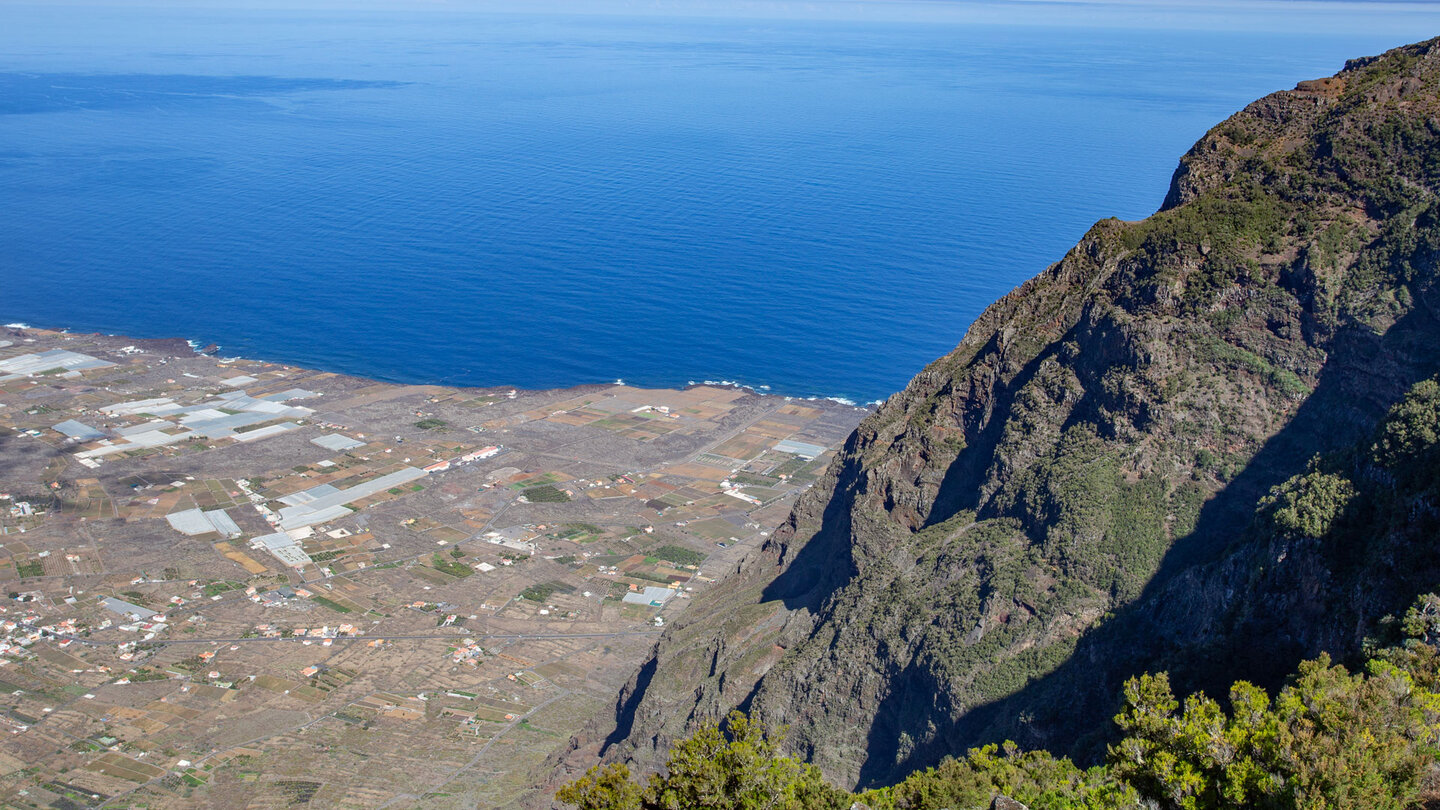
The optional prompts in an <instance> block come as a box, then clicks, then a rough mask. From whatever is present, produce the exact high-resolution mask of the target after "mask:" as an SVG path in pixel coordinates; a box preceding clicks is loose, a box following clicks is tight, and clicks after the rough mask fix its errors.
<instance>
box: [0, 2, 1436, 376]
mask: <svg viewBox="0 0 1440 810" xmlns="http://www.w3.org/2000/svg"><path fill="white" fill-rule="evenodd" d="M1019 5H1021V6H1025V5H1026V4H1019ZM1030 5H1043V4H1030ZM1061 5H1063V4H1061ZM1293 5H1294V6H1295V7H1297V8H1298V7H1301V6H1307V7H1308V6H1315V5H1324V4H1302V3H1295V4H1293ZM1363 5H1364V7H1363V8H1362V7H1361V6H1356V7H1355V9H1356V10H1355V12H1354V13H1357V14H1359V13H1362V12H1364V13H1365V14H1367V15H1371V16H1370V17H1369V23H1368V24H1366V25H1356V26H1348V25H1345V24H1344V19H1343V13H1344V12H1336V11H1334V9H1337V8H1344V7H1345V6H1344V4H1331V5H1329V6H1326V7H1327V8H1328V9H1330V12H1329V13H1331V15H1332V17H1335V20H1334V22H1336V24H1334V25H1330V26H1328V27H1326V26H1318V27H1317V30H1308V29H1306V27H1305V26H1298V27H1297V26H1288V25H1283V24H1280V23H1276V22H1275V21H1273V20H1271V21H1270V22H1269V23H1267V25H1269V29H1264V28H1263V27H1259V26H1246V25H1244V24H1243V19H1242V20H1241V23H1240V24H1236V25H1232V26H1228V27H1223V26H1214V25H1212V26H1210V27H1209V28H1200V27H1188V26H1187V25H1185V24H1183V20H1182V21H1181V22H1178V23H1175V22H1172V23H1166V22H1165V21H1164V20H1163V19H1162V20H1159V21H1156V20H1151V19H1148V18H1147V19H1140V20H1138V21H1137V20H1135V19H1129V18H1126V19H1124V20H1119V21H1113V24H1112V22H1107V20H1106V18H1104V16H1103V15H1101V16H1100V17H1098V18H1096V19H1093V20H1088V19H1087V20H1082V21H1081V23H1082V24H1080V25H1076V24H1073V21H1072V22H1067V23H1066V24H1065V25H1063V26H1062V25H1049V24H1047V21H1046V19H1045V15H1044V13H1043V12H1037V11H1031V10H1028V9H1027V10H1025V11H1024V12H1023V13H1021V12H1016V13H1015V14H1012V15H1011V16H1005V14H1000V15H998V16H994V15H992V16H990V17H986V18H985V19H984V20H983V21H980V22H977V21H975V20H963V19H962V20H954V19H948V18H947V19H939V20H936V19H925V18H923V17H922V18H917V19H900V18H895V19H891V18H884V19H878V20H875V19H872V20H861V19H840V18H830V17H824V16H818V17H817V16H808V17H807V16H805V15H804V14H803V13H797V14H791V15H789V16H786V15H784V14H780V15H771V16H766V15H765V14H764V13H761V12H758V11H757V12H755V14H754V15H752V16H744V15H738V14H732V15H729V16H709V17H707V16H703V15H701V14H672V13H668V12H666V11H665V10H664V9H663V8H662V9H661V10H659V11H654V10H650V11H647V12H646V13H647V14H649V16H634V15H624V14H620V13H614V12H610V13H595V14H577V13H563V12H561V11H553V10H552V11H546V12H541V13H517V12H499V11H493V10H487V9H485V8H476V7H451V6H446V5H443V4H416V6H415V7H413V8H411V7H398V6H397V7H386V6H383V5H377V6H372V7H366V8H364V9H362V10H356V9H354V8H350V9H345V10H341V9H339V8H332V9H329V10H326V9H318V10H311V11H296V10H285V9H279V8H258V7H257V8H250V9H245V10H223V9H219V8H212V7H198V6H176V7H169V8H166V7H158V8H145V9H132V8H127V7H126V6H124V5H119V6H95V7H88V6H71V5H54V4H50V5H37V6H26V5H20V4H3V5H0V322H10V321H20V322H26V323H30V324H34V325H38V326H59V327H67V328H71V329H73V330H76V331H102V332H108V333H114V334H124V335H130V336H136V337H183V338H189V339H192V340H195V341H197V342H199V343H212V342H213V343H217V344H219V345H220V347H221V354H222V355H237V356H244V357H253V358H261V359H268V360H275V361H282V362H288V363H294V364H299V365H303V366H308V367H314V368H321V369H326V370H330V371H337V372H343V373H349V374H357V375H363V376H367V377H374V378H378V379H382V380H388V381H400V382H431V383H445V384H464V385H485V386H490V385H506V386H519V387H524V388H549V387H560V386H569V385H575V384H581V383H593V382H609V381H613V380H617V379H623V380H624V381H626V382H628V383H631V384H637V385H646V386H677V385H685V384H686V383H689V382H698V381H703V380H712V381H718V380H725V381H733V382H736V383H740V384H744V385H750V386H755V387H757V388H761V389H762V390H769V391H773V392H775V393H783V394H787V395H793V396H822V397H837V398H844V399H848V400H852V401H854V402H860V403H863V402H869V401H873V400H878V399H883V398H884V397H886V396H888V395H889V394H890V393H892V392H894V391H896V390H898V389H899V388H901V387H902V386H903V385H904V384H905V382H906V381H907V380H908V379H909V378H910V377H911V376H913V375H914V374H915V373H916V372H918V371H919V370H920V369H921V368H922V367H923V366H924V365H925V364H926V363H928V362H929V361H931V360H933V359H935V358H936V357H939V356H940V355H942V354H944V353H945V352H947V351H948V350H950V349H951V348H953V347H954V346H955V344H956V343H957V342H958V341H959V340H960V338H961V337H962V336H963V334H964V332H965V329H966V327H967V326H968V325H969V323H970V322H971V321H972V320H973V319H974V318H975V317H976V316H977V315H978V314H979V313H980V312H981V310H982V309H983V308H984V307H985V306H986V305H988V304H989V303H990V302H992V301H994V300H995V299H996V298H998V297H1000V296H1001V295H1003V294H1004V293H1006V292H1007V291H1009V290H1010V289H1012V288H1013V287H1015V286H1016V285H1018V284H1019V283H1021V282H1022V281H1024V280H1025V279H1026V278H1028V277H1030V276H1032V275H1034V274H1036V273H1038V272H1040V271H1041V270H1043V269H1044V268H1045V267H1046V266H1047V265H1048V264H1050V263H1051V262H1053V261H1055V260H1057V259H1059V258H1060V257H1061V256H1062V255H1063V254H1064V252H1065V250H1066V249H1068V248H1069V247H1070V246H1071V245H1072V244H1074V243H1075V241H1076V240H1077V239H1079V237H1080V236H1081V235H1082V234H1084V232H1085V231H1086V229H1087V228H1088V227H1089V226H1090V225H1091V224H1092V223H1094V222H1095V221H1096V220H1098V219H1102V218H1105V217H1110V216H1116V217H1120V218H1122V219H1138V218H1142V217H1144V216H1146V215H1148V214H1150V213H1151V212H1153V211H1154V210H1155V209H1156V207H1157V206H1158V205H1159V203H1160V201H1161V200H1162V198H1163V197H1164V194H1165V191H1166V188H1167V185H1168V183H1169V178H1170V175H1171V172H1172V171H1173V170H1174V167H1175V165H1176V161H1177V160H1178V158H1179V156H1180V155H1181V154H1183V153H1184V151H1185V150H1186V149H1188V148H1189V147H1190V145H1191V144H1192V143H1193V142H1194V141H1195V140H1196V139H1197V138H1198V137H1199V136H1200V135H1202V134H1203V133H1204V132H1205V130H1206V129H1208V128H1209V127H1210V126H1213V125H1214V124H1216V123H1218V122H1219V121H1221V120H1222V119H1223V118H1225V117H1226V116H1228V115H1229V114H1230V113H1232V112H1233V111H1235V110H1237V109H1239V108H1240V107H1242V106H1243V105H1244V104H1246V103H1248V102H1249V101H1250V100H1252V99H1254V98H1256V97H1258V96H1260V95H1263V94H1265V93H1267V92H1270V91H1273V90H1278V89H1284V88H1288V87H1292V86H1294V84H1295V82H1296V81H1299V80H1302V79H1306V78H1314V77H1318V76H1321V75H1328V74H1330V73H1333V72H1335V71H1336V70H1338V69H1339V68H1340V67H1341V66H1342V64H1343V62H1344V60H1345V59H1346V58H1348V57H1354V56H1361V55H1366V54H1371V53H1377V52H1379V51H1381V50H1384V49H1385V48H1388V47H1392V46H1394V45H1398V44H1402V43H1404V42H1406V41H1410V40H1415V39H1421V38H1423V37H1425V36H1429V35H1433V34H1434V33H1437V31H1435V30H1429V31H1426V30H1420V29H1419V28H1411V27H1409V26H1410V24H1409V23H1408V22H1406V23H1401V22H1399V20H1400V19H1401V18H1400V17H1399V16H1396V17H1395V20H1396V22H1395V23H1394V24H1393V25H1377V24H1375V20H1376V19H1378V18H1375V17H1374V16H1373V15H1374V14H1381V15H1383V14H1394V15H1404V14H1409V15H1411V17H1409V18H1405V19H1407V20H1408V19H1410V18H1414V17H1416V15H1419V18H1422V22H1423V19H1428V18H1424V13H1430V12H1429V11H1428V10H1426V9H1424V8H1421V7H1420V6H1412V7H1409V10H1404V9H1402V10H1400V11H1396V10H1394V8H1393V7H1389V6H1385V7H1384V8H1385V9H1388V10H1380V11H1374V9H1378V8H1380V7H1381V6H1382V5H1383V4H1363ZM762 11H763V9H762ZM1422 12H1423V13H1422ZM717 13H718V12H717ZM1009 13H1010V12H1006V14H1009ZM1245 13H1247V12H1246V11H1245V10H1244V8H1243V7H1242V8H1240V9H1239V10H1237V11H1235V14H1237V15H1243V14H1245ZM747 14H748V12H747ZM1016 15H1018V16H1016ZM1357 19H1358V18H1357ZM1239 29H1245V30H1243V31H1242V30H1239ZM1270 29H1273V30H1270ZM1292 29H1295V30H1292Z"/></svg>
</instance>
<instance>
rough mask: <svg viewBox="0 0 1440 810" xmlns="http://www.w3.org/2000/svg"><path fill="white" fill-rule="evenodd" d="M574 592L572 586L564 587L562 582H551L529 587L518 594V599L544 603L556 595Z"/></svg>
mask: <svg viewBox="0 0 1440 810" xmlns="http://www.w3.org/2000/svg"><path fill="white" fill-rule="evenodd" d="M574 592H575V588H574V586H572V585H566V584H565V583H563V582H556V581H555V580H551V581H549V582H541V583H539V584H538V585H531V586H530V587H528V588H526V589H525V590H523V591H521V592H520V598H521V599H528V600H530V601H531V602H544V601H546V600H547V599H549V598H550V597H551V596H554V595H555V594H557V593H574Z"/></svg>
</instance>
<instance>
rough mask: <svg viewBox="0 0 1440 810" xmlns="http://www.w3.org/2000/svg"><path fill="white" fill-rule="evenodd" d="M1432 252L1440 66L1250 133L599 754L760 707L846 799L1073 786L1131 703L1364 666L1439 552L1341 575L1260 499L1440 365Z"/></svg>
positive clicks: (998, 340) (837, 519)
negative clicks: (1282, 528) (1141, 681)
mask: <svg viewBox="0 0 1440 810" xmlns="http://www.w3.org/2000/svg"><path fill="white" fill-rule="evenodd" d="M1437 256H1440V44H1437V42H1436V41H1430V42H1425V43H1420V44H1417V45H1414V46H1409V47H1406V48H1402V49H1397V50H1395V51H1392V52H1389V53H1387V54H1384V55H1382V56H1380V57H1375V58H1373V59H1368V60H1357V61H1354V62H1351V63H1350V64H1349V65H1347V67H1346V69H1345V70H1344V71H1342V72H1341V73H1340V74H1338V75H1336V76H1335V77H1332V78H1329V79H1323V80H1319V81H1316V82H1305V83H1302V84H1301V85H1300V86H1299V87H1297V88H1296V89H1294V90H1291V91H1287V92H1282V93H1276V94H1274V95H1271V96H1268V97H1266V98H1264V99H1261V100H1260V101H1257V102H1255V103H1254V104H1252V105H1250V106H1249V107H1247V108H1246V109H1245V110H1244V111H1242V112H1240V113H1238V114H1236V115H1235V116H1233V117H1232V118H1230V119H1229V120H1227V121H1225V122H1224V123H1222V124H1221V125H1219V126H1217V127H1216V128H1215V129H1213V130H1212V131H1211V132H1210V133H1208V134H1207V135H1206V136H1205V137H1204V138H1203V139H1202V140H1201V141H1200V142H1199V143H1197V144H1196V145H1195V147H1194V148H1193V149H1191V150H1190V152H1189V153H1187V154H1186V155H1185V156H1184V157H1183V158H1182V160H1181V164H1180V168H1179V169H1178V170H1177V171H1176V173H1175V177H1174V180H1173V182H1172V185H1171V188H1170V191H1169V194H1168V195H1167V197H1166V200H1165V203H1164V207H1163V208H1162V209H1161V210H1160V211H1159V212H1157V213H1156V214H1155V215H1154V216H1152V217H1150V218H1149V219H1147V220H1144V221H1141V222H1133V223H1127V222H1120V221H1118V220H1107V221H1103V222H1100V223H1098V224H1097V225H1095V226H1094V228H1092V229H1091V231H1090V232H1089V233H1088V234H1087V235H1086V236H1085V237H1084V239H1082V240H1081V242H1080V244H1078V245H1077V246H1076V247H1075V248H1074V249H1072V250H1071V251H1070V252H1069V253H1068V254H1067V255H1066V256H1065V257H1064V258H1063V259H1062V260H1061V261H1060V262H1058V263H1056V264H1055V265H1053V266H1051V267H1050V268H1048V269H1047V270H1045V271H1044V272H1043V273H1041V274H1040V275H1039V276H1037V277H1036V278H1034V279H1032V280H1031V281H1029V282H1027V283H1026V284H1024V285H1022V286H1021V287H1020V288H1018V289H1017V290H1015V291H1013V292H1011V293H1010V294H1009V295H1007V296H1005V297H1004V298H1003V299H1001V300H1000V301H998V302H996V303H995V304H994V305H993V306H991V307H990V308H989V309H988V310H986V312H985V313H984V314H983V315H982V316H981V317H980V318H979V319H978V320H977V321H976V322H975V323H974V324H973V325H972V326H971V327H970V329H969V330H968V331H967V332H966V333H965V335H964V337H963V339H962V340H961V341H960V344H959V346H958V347H957V348H956V349H955V350H954V351H953V352H951V353H950V354H949V355H947V356H945V357H943V358H941V359H939V360H937V361H935V362H934V363H932V364H930V366H928V367H927V368H925V369H924V370H923V371H921V372H920V373H919V374H918V375H917V376H916V377H915V379H914V380H913V381H912V382H911V383H910V384H909V385H908V386H907V387H906V388H905V390H903V391H901V392H899V393H897V394H895V395H894V396H892V397H891V398H890V399H889V400H888V401H887V402H885V403H884V405H882V406H881V407H880V408H879V409H878V410H877V411H876V412H875V413H874V414H873V415H871V416H870V417H869V418H867V419H866V420H865V422H864V423H863V424H861V426H860V427H859V428H858V429H857V430H856V432H855V434H854V435H852V436H851V437H850V439H849V441H848V442H847V443H846V445H845V448H844V452H843V453H842V454H841V455H840V456H839V457H838V458H837V459H836V460H835V462H834V463H833V464H832V466H831V467H830V469H829V471H828V472H827V473H826V475H825V477H824V478H823V480H822V481H821V482H820V484H819V485H817V486H816V487H815V488H814V489H813V490H812V491H811V492H810V493H808V494H807V495H806V496H805V497H804V498H803V499H802V500H801V501H800V502H799V503H798V504H797V505H796V507H795V510H794V513H793V514H792V515H791V517H790V519H789V521H788V523H787V524H786V525H785V526H784V527H783V528H782V530H780V531H778V532H776V533H775V535H774V536H773V537H772V538H771V539H770V540H769V542H768V543H767V544H766V545H765V546H764V548H763V549H761V550H759V552H757V553H756V554H754V555H753V556H752V557H750V558H749V559H748V560H747V561H746V562H745V563H743V564H742V566H741V567H740V569H739V570H737V571H736V572H735V573H734V574H733V575H731V576H729V577H727V578H726V579H725V580H724V581H723V583H721V584H720V585H719V586H718V587H716V588H715V589H714V590H712V591H710V592H709V593H707V594H705V595H704V596H703V597H702V598H701V599H698V600H697V602H696V604H695V605H693V606H692V607H691V608H690V609H689V610H688V611H686V613H685V614H684V616H683V617H682V618H681V619H680V621H678V622H676V623H675V624H674V625H673V626H672V627H670V628H669V629H668V630H667V631H666V633H665V635H664V636H663V638H662V640H661V641H660V642H659V644H658V645H657V647H656V649H655V652H654V655H653V658H652V660H650V661H649V662H647V663H646V665H645V666H644V667H643V668H642V669H641V670H640V672H639V673H638V674H637V675H636V677H635V678H634V679H633V680H632V682H631V684H630V685H629V686H628V687H627V689H626V691H625V693H624V694H622V695H621V696H620V699H619V701H618V703H617V707H616V716H615V726H614V727H613V728H612V729H608V730H600V731H601V732H602V734H603V736H604V738H605V746H604V750H605V756H606V757H607V758H611V759H632V760H636V761H638V762H640V763H642V764H643V763H650V762H653V761H654V760H655V758H656V752H657V751H658V752H663V751H664V750H666V749H667V748H668V746H669V744H670V742H671V741H672V740H673V739H676V738H678V737H679V736H681V735H683V734H684V733H686V731H687V729H689V728H690V727H691V726H692V725H693V724H694V723H695V722H696V721H698V720H702V719H714V718H718V717H722V716H723V715H724V714H725V713H726V712H727V711H728V710H730V709H732V708H736V707H738V708H741V709H744V710H747V711H749V712H752V713H754V714H756V715H758V716H759V717H761V718H762V719H763V720H764V721H765V722H767V723H768V724H770V725H772V726H777V727H779V726H784V727H786V728H787V729H788V736H787V738H786V743H785V745H786V746H787V747H788V749H789V750H790V751H791V752H793V753H796V754H799V755H801V756H803V757H804V758H806V759H808V760H810V761H812V762H814V763H816V764H818V765H819V766H820V767H821V768H822V769H823V770H824V771H825V772H826V773H827V774H828V775H829V776H831V777H832V778H834V779H836V780H838V781H839V782H841V783H844V784H846V785H855V784H862V785H873V784H878V783H884V782H889V781H893V780H895V779H897V778H899V777H900V776H903V775H904V774H905V773H907V772H909V771H910V770H913V769H914V768H916V767H920V766H924V765H928V764H933V763H934V762H936V761H937V760H938V759H939V758H941V757H942V756H944V755H947V754H956V753H960V752H963V750H964V749H965V748H966V747H968V746H971V745H976V744H979V743H983V742H988V741H994V740H998V739H1002V738H1006V737H1008V738H1012V739H1015V740H1017V741H1018V742H1020V743H1021V744H1022V745H1024V746H1027V747H1038V746H1045V747H1048V748H1050V749H1051V750H1057V751H1067V750H1068V751H1070V752H1072V753H1075V754H1078V755H1080V756H1082V757H1084V756H1086V755H1090V754H1094V753H1095V752H1096V751H1098V750H1102V749H1101V748H1100V746H1101V744H1102V743H1103V742H1104V740H1105V738H1106V735H1107V733H1108V725H1107V720H1108V717H1109V715H1110V714H1111V713H1113V703H1112V701H1113V700H1114V696H1115V695H1116V694H1117V692H1118V687H1119V684H1120V682H1121V681H1122V680H1123V679H1124V678H1125V677H1128V676H1129V675H1131V674H1134V673H1137V672H1141V671H1145V670H1153V669H1158V668H1168V669H1171V670H1172V674H1173V676H1174V678H1175V680H1176V682H1177V683H1178V684H1180V685H1182V686H1185V685H1189V686H1198V687H1206V686H1208V687H1211V688H1213V687H1214V685H1215V684H1217V683H1222V682H1223V683H1227V684H1228V683H1229V681H1230V680H1233V679H1236V678H1244V677H1249V678H1252V679H1255V680H1257V681H1260V682H1263V683H1274V681H1275V679H1276V678H1279V677H1280V676H1281V673H1284V672H1287V671H1289V670H1290V669H1292V668H1293V666H1294V664H1295V663H1296V662H1297V661H1298V660H1299V659H1300V658H1301V657H1303V656H1308V655H1314V654H1316V653H1318V652H1319V651H1321V650H1328V651H1330V652H1331V653H1332V654H1335V655H1338V656H1342V657H1343V656H1345V655H1347V654H1351V653H1355V652H1358V651H1359V649H1360V648H1361V646H1362V643H1363V642H1364V639H1365V634H1366V632H1368V630H1367V628H1371V627H1373V626H1375V623H1376V622H1377V621H1378V620H1379V619H1381V618H1382V617H1383V616H1385V615H1386V614H1388V613H1394V612H1395V611H1397V610H1400V609H1402V608H1403V605H1404V604H1405V603H1406V602H1408V601H1409V600H1410V599H1411V598H1413V596H1414V594H1415V593H1417V592H1419V591H1420V590H1424V589H1428V588H1431V587H1433V586H1434V582H1435V580H1436V578H1437V577H1440V561H1437V560H1436V559H1434V555H1431V554H1429V553H1428V552H1427V551H1425V550H1424V549H1420V550H1417V548H1416V547H1417V544H1420V545H1423V544H1422V543H1421V541H1419V540H1417V539H1416V538H1417V537H1418V536H1419V535H1417V534H1416V528H1415V527H1416V526H1417V525H1419V524H1407V526H1405V527H1399V528H1395V527H1392V529H1393V530H1392V529H1387V530H1386V532H1383V533H1381V534H1380V535H1374V534H1372V535H1366V537H1368V538H1369V539H1368V540H1367V541H1366V542H1365V544H1364V547H1363V548H1344V549H1340V548H1334V547H1331V546H1329V545H1326V544H1325V543H1323V542H1319V541H1318V538H1314V537H1309V538H1307V537H1305V536H1299V535H1295V534H1293V532H1292V533H1289V534H1287V533H1284V532H1279V531H1278V530H1276V529H1275V528H1274V525H1272V523H1267V522H1266V519H1265V518H1264V514H1266V513H1265V509H1266V508H1267V507H1265V505H1264V504H1262V503H1261V499H1262V497H1263V496H1265V495H1266V493H1267V492H1270V491H1271V489H1272V488H1274V487H1276V486H1277V485H1279V484H1281V483H1282V482H1285V481H1286V480H1287V479H1290V478H1291V477H1292V476H1296V475H1301V474H1304V473H1305V472H1306V470H1307V469H1309V467H1307V465H1308V464H1310V462H1311V459H1312V458H1314V457H1315V456H1317V454H1319V455H1324V454H1337V453H1340V454H1343V453H1344V452H1345V450H1346V448H1352V447H1356V446H1360V445H1361V444H1363V443H1364V442H1365V441H1366V440H1367V437H1369V436H1370V434H1371V432H1372V431H1373V430H1374V429H1375V426H1376V424H1377V423H1378V422H1379V420H1380V419H1381V417H1382V416H1383V415H1384V414H1385V413H1386V411H1387V409H1389V408H1390V407H1391V405H1392V404H1393V403H1395V402H1396V401H1397V400H1398V399H1399V398H1400V397H1401V396H1402V395H1403V394H1404V392H1406V391H1407V390H1409V389H1410V388H1411V387H1412V386H1413V385H1414V384H1415V383H1416V382H1417V381H1419V380H1422V379H1424V378H1426V377H1429V376H1430V375H1432V374H1434V373H1436V371H1437V370H1440V351H1437V347H1440V320H1437V313H1440V291H1437V290H1436V270H1437ZM917 328H927V329H943V328H946V327H945V325H943V324H924V325H917ZM1257 505H1258V506H1259V508H1260V513H1258V514H1259V516H1257ZM1416 508H1417V509H1418V508H1419V507H1418V506H1417V507H1416ZM1421 511H1422V512H1423V511H1424V510H1423V509H1421ZM1417 514H1418V513H1417ZM1422 518H1423V515H1421V516H1419V517H1417V518H1416V519H1417V520H1421V519H1422ZM1382 535H1383V536H1382ZM1217 656H1218V657H1222V658H1223V663H1224V667H1223V671H1222V668H1220V667H1217V666H1216V664H1217Z"/></svg>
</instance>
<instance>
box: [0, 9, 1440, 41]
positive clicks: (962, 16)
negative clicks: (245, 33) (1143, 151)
mask: <svg viewBox="0 0 1440 810" xmlns="http://www.w3.org/2000/svg"><path fill="white" fill-rule="evenodd" d="M26 4H27V3H23V2H16V0H0V14H3V9H4V8H5V7H7V6H10V7H16V6H20V5H26ZM58 4H65V5H76V6H83V5H106V6H125V7H132V8H133V7H139V6H176V7H185V8H192V9H193V8H197V7H198V8H207V7H208V8H217V9H218V8H275V9H297V10H298V9H325V10H362V9H385V10H397V9H398V10H413V11H416V12H417V13H421V12H424V11H427V10H430V11H437V10H438V11H449V12H467V11H473V12H554V13H566V14H631V15H645V16H651V15H654V16H703V17H730V18H756V19H831V20H861V21H863V20H871V21H876V22H882V21H889V22H916V21H926V22H936V23H942V22H949V23H972V24H980V23H996V24H1012V25H1054V26H1066V25H1088V24H1096V25H1105V26H1109V27H1115V26H1121V27H1139V28H1150V27H1155V28H1176V27H1191V28H1197V29H1201V28H1203V29H1210V30H1234V29H1241V30H1256V31H1291V32H1297V33H1299V32H1316V33H1323V32H1351V33H1360V32H1368V33H1385V34H1393V35H1396V36H1399V37H1402V38H1405V39H1412V40H1419V39H1425V38H1428V37H1431V36H1435V35H1437V34H1440V2H1414V1H1413V0H1412V1H1410V2H1405V1H1401V2H1395V1H1394V0H1390V1H1389V2H1383V1H1381V2H1371V1H1369V0H1359V1H1355V0H1351V1H1344V0H1221V1H1220V2H1192V1H1190V0H50V2H49V3H47V5H58Z"/></svg>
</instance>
